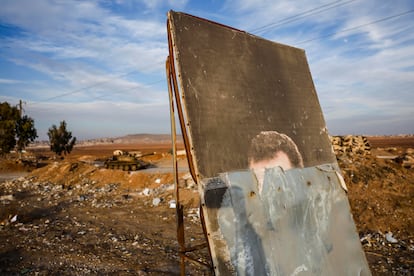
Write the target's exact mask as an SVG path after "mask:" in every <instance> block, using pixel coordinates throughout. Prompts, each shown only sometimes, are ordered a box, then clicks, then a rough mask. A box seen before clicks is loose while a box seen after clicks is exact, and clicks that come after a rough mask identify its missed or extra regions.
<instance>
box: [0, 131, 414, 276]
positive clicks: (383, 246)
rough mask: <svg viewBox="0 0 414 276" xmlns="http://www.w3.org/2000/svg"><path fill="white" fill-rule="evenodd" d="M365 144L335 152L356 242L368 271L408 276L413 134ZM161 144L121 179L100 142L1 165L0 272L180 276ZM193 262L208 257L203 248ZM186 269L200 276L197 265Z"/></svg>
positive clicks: (186, 197) (190, 188)
mask: <svg viewBox="0 0 414 276" xmlns="http://www.w3.org/2000/svg"><path fill="white" fill-rule="evenodd" d="M387 141H388V142H387ZM368 142H370V147H365V146H364V149H363V152H364V153H363V154H361V152H353V151H352V150H347V149H346V148H343V147H342V148H341V149H340V151H338V152H337V158H338V162H339V164H340V166H341V168H342V170H343V175H344V178H345V180H346V182H347V185H348V190H349V200H350V203H351V208H352V213H353V216H354V219H355V222H356V225H357V228H358V232H359V235H360V238H361V243H362V245H363V248H364V251H365V253H366V256H367V259H368V262H369V265H370V268H371V270H372V273H373V275H413V274H414V236H413V233H414V223H413V213H414V212H413V200H414V168H412V167H410V166H408V165H407V164H408V163H407V162H409V161H407V160H410V158H411V157H412V150H411V149H410V148H414V138H413V137H412V136H411V140H409V142H407V141H406V140H404V142H403V143H402V142H401V139H399V140H398V139H397V140H393V139H390V138H387V137H385V138H382V140H381V138H378V137H372V138H369V139H368ZM344 144H346V146H349V144H350V143H348V142H347V143H344ZM351 144H352V143H351ZM117 147H119V145H118V146H117ZM128 147H129V148H131V149H132V148H136V149H140V150H142V147H143V146H142V145H128ZM169 148H170V146H169V145H164V146H158V147H153V146H148V145H147V149H146V150H147V151H156V152H157V153H155V154H153V155H149V156H147V157H146V158H147V161H149V162H151V163H153V164H154V165H155V166H154V167H153V168H150V169H148V170H143V171H136V172H129V173H128V172H124V171H114V170H108V169H105V168H103V167H102V166H101V165H102V162H101V161H102V160H103V159H104V158H105V156H109V155H110V152H111V151H112V150H113V149H114V148H111V147H105V146H93V147H89V148H79V149H76V150H75V151H74V152H73V153H72V154H71V155H70V156H68V157H67V158H65V159H64V160H59V161H54V160H50V159H48V157H49V156H47V155H48V154H47V152H46V151H39V150H36V151H33V152H32V153H31V154H32V155H37V156H43V157H44V158H43V161H40V163H37V165H36V166H37V167H39V168H37V169H33V167H31V166H30V164H22V163H15V162H14V161H13V160H12V161H10V160H3V161H2V162H1V163H0V176H3V179H2V181H0V241H1V242H0V275H87V274H88V275H89V274H92V275H97V274H99V275H109V274H112V275H179V272H180V269H179V256H178V253H177V250H178V243H177V241H176V219H175V207H174V206H175V205H174V204H175V201H174V196H173V195H174V185H173V182H174V181H173V175H172V169H171V162H172V161H171V155H170V154H168V151H169ZM367 151H369V152H368V153H367ZM401 160H405V161H406V162H405V163H403V162H402V161H401ZM185 162H186V160H185V158H183V157H182V158H181V160H180V161H179V168H180V170H179V171H180V185H181V187H182V189H181V191H182V193H181V195H180V198H181V201H182V204H184V207H185V208H184V214H185V234H186V243H187V244H188V245H189V246H194V245H198V244H202V243H204V242H205V239H204V235H203V231H202V228H201V224H200V219H199V215H198V204H199V201H198V193H197V189H196V187H195V185H194V183H193V182H192V180H191V177H190V176H189V174H188V172H187V171H186V166H185ZM28 171H30V172H28ZM194 256H195V257H196V258H197V259H198V260H199V261H202V262H206V263H207V262H208V261H209V257H208V256H209V255H208V251H207V250H206V249H202V250H200V251H198V252H196V253H195V254H194ZM186 268H187V274H189V275H209V270H208V269H206V268H204V267H202V266H197V265H194V264H192V263H187V267H186Z"/></svg>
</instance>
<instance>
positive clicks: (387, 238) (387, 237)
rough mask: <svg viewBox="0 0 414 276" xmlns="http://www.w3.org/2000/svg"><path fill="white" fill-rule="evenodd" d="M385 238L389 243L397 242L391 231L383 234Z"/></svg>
mask: <svg viewBox="0 0 414 276" xmlns="http://www.w3.org/2000/svg"><path fill="white" fill-rule="evenodd" d="M385 239H386V240H387V241H388V242H390V243H397V242H398V240H397V239H396V238H394V237H393V236H392V232H388V233H386V234H385Z"/></svg>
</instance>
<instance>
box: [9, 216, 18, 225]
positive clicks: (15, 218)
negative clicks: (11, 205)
mask: <svg viewBox="0 0 414 276" xmlns="http://www.w3.org/2000/svg"><path fill="white" fill-rule="evenodd" d="M16 221H17V215H14V216H13V217H12V218H11V219H10V222H11V223H13V222H16Z"/></svg>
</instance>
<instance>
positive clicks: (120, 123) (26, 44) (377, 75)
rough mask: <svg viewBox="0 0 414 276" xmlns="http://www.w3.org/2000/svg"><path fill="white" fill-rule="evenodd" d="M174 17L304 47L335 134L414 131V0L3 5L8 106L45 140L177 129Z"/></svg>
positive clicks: (0, 69)
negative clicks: (169, 60) (56, 132)
mask: <svg viewBox="0 0 414 276" xmlns="http://www.w3.org/2000/svg"><path fill="white" fill-rule="evenodd" d="M170 9H173V10H176V11H182V12H186V13H190V14H193V15H196V16H199V17H203V18H207V19H210V20H213V21H217V22H220V23H223V24H226V25H230V26H232V27H235V28H238V29H241V30H245V31H247V32H249V33H252V34H255V35H258V36H261V37H263V38H266V39H269V40H273V41H277V42H279V43H283V44H288V45H291V46H295V47H299V48H302V49H305V51H306V55H307V58H308V62H309V66H310V69H311V73H312V76H313V79H314V82H315V86H316V90H317V92H318V97H319V101H320V103H321V107H322V110H323V112H324V116H325V120H326V122H327V126H328V130H329V133H330V134H332V135H339V134H366V135H376V134H386V135H388V134H412V133H414V2H413V1H412V0H394V1H381V0H377V1H374V0H343V1H334V0H327V1H316V0H315V1H307V0H297V1H291V0H280V1H271V0H263V1H260V0H224V1H218V0H211V1H186V0H180V1H161V0H153V1H138V0H117V1H109V0H96V1H69V0H67V1H52V0H36V1H33V0H2V3H1V8H0V45H1V47H0V102H3V101H7V102H9V103H11V104H17V103H18V102H19V100H20V99H21V100H23V102H24V105H23V107H24V111H25V114H27V115H28V116H30V117H32V118H33V119H34V120H35V126H36V128H37V130H38V134H39V139H40V140H41V139H47V130H48V128H50V127H51V126H52V124H55V125H58V124H59V122H60V121H62V120H66V122H67V124H68V129H69V130H70V131H72V134H73V135H74V136H76V137H78V139H91V138H99V137H118V136H122V135H126V134H133V133H169V132H170V125H169V107H168V92H167V91H168V90H167V84H166V77H165V69H164V67H165V66H164V63H165V59H166V56H167V55H168V48H167V47H168V45H167V35H166V14H167V12H168V10H170Z"/></svg>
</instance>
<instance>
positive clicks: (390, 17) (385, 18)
mask: <svg viewBox="0 0 414 276" xmlns="http://www.w3.org/2000/svg"><path fill="white" fill-rule="evenodd" d="M412 12H414V10H409V11H406V12H402V13H399V14H395V15H391V16H387V17H384V18H381V19H378V20H375V21H372V22H369V23H365V24H362V25H358V26H355V27H351V28H348V29H344V30H340V31H337V32H333V33H329V34H326V35H322V36H318V37H314V38H311V39H307V40H303V41H299V42H297V43H295V45H299V44H303V43H307V42H310V41H314V40H319V39H321V38H326V37H330V36H334V35H336V34H340V33H345V32H349V31H352V30H356V29H359V28H362V27H366V26H369V25H373V24H376V23H380V22H384V21H388V20H391V19H394V18H397V17H401V16H404V15H407V14H409V13H412Z"/></svg>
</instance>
